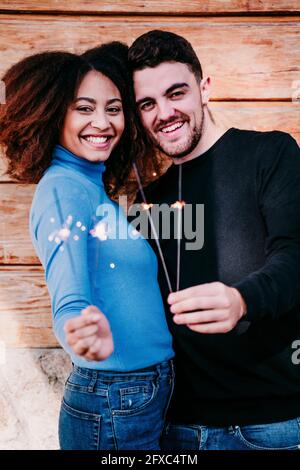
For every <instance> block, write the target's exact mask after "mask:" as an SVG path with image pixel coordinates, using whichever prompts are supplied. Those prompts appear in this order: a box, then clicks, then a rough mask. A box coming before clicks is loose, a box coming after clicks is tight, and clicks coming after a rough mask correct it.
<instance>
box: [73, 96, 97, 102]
mask: <svg viewBox="0 0 300 470" xmlns="http://www.w3.org/2000/svg"><path fill="white" fill-rule="evenodd" d="M81 100H84V101H88V102H89V103H92V104H96V100H94V99H93V98H89V97H87V96H80V97H79V98H76V99H75V100H74V103H77V101H81Z"/></svg>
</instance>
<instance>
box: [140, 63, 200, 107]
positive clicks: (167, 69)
mask: <svg viewBox="0 0 300 470" xmlns="http://www.w3.org/2000/svg"><path fill="white" fill-rule="evenodd" d="M193 76H194V75H193V73H192V72H191V71H190V69H189V68H188V66H187V65H186V64H182V63H181V62H163V63H161V64H159V65H157V66H156V67H146V68H144V69H142V70H136V71H135V72H134V73H133V81H134V90H135V94H136V98H137V99H138V97H140V95H145V94H146V95H149V94H150V95H152V94H158V93H164V92H165V91H166V90H167V89H168V88H170V87H171V86H172V85H173V84H174V83H179V82H185V83H190V81H191V80H192V79H193Z"/></svg>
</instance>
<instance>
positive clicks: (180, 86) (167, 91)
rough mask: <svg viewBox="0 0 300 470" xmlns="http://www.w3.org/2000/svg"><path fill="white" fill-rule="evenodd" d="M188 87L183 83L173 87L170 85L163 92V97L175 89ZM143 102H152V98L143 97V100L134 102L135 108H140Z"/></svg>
mask: <svg viewBox="0 0 300 470" xmlns="http://www.w3.org/2000/svg"><path fill="white" fill-rule="evenodd" d="M188 87H189V85H188V84H187V83H185V82H182V83H174V84H173V85H171V86H170V87H169V88H168V89H167V90H166V91H165V92H164V96H166V95H168V94H169V93H172V91H174V90H176V89H177V88H188ZM145 101H153V98H151V96H145V97H144V98H141V99H140V100H138V101H137V102H136V105H137V106H140V105H141V104H142V103H144V102H145Z"/></svg>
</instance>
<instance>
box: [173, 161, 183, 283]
mask: <svg viewBox="0 0 300 470" xmlns="http://www.w3.org/2000/svg"><path fill="white" fill-rule="evenodd" d="M178 199H179V201H176V202H175V203H174V204H172V206H171V207H173V208H175V209H178V217H177V275H176V291H179V287H180V261H181V240H182V209H183V207H184V206H185V202H184V201H182V165H179V175H178Z"/></svg>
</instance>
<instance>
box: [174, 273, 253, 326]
mask: <svg viewBox="0 0 300 470" xmlns="http://www.w3.org/2000/svg"><path fill="white" fill-rule="evenodd" d="M168 302H169V304H170V305H171V307H170V310H171V312H172V313H173V314H174V317H173V320H174V322H175V323H176V324H178V325H186V326H187V327H188V328H190V329H191V330H193V331H196V332H197V333H209V334H213V333H228V332H229V331H231V330H232V329H233V328H234V327H235V325H236V324H237V322H238V321H239V320H240V318H241V317H242V316H243V315H245V314H246V310H247V308H246V304H245V301H244V299H243V298H242V296H241V294H240V293H239V291H238V290H237V289H235V288H233V287H228V286H226V285H225V284H222V283H221V282H211V283H209V284H201V285H198V286H194V287H190V288H188V289H184V290H181V291H179V292H174V293H172V294H170V295H169V297H168Z"/></svg>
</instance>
